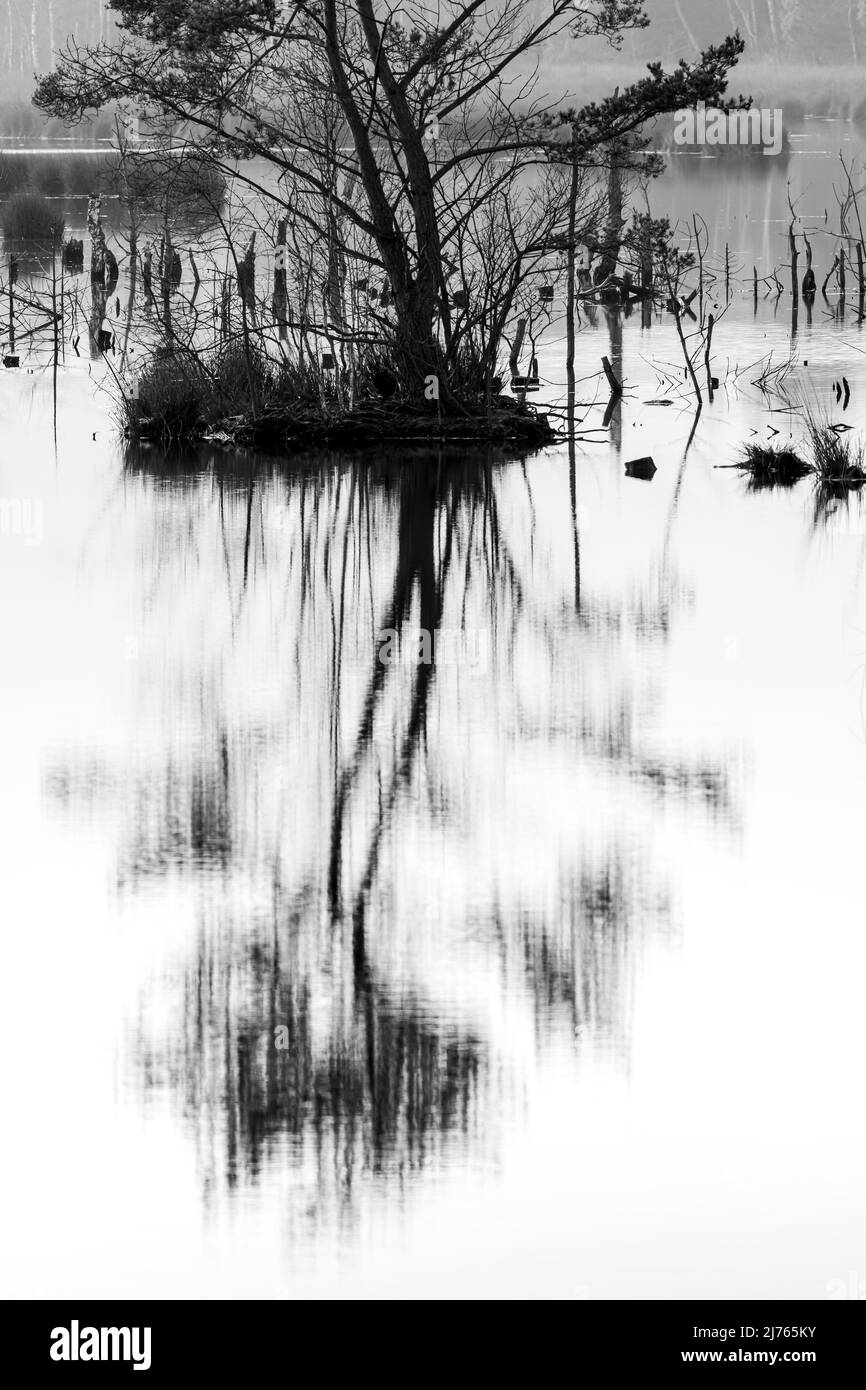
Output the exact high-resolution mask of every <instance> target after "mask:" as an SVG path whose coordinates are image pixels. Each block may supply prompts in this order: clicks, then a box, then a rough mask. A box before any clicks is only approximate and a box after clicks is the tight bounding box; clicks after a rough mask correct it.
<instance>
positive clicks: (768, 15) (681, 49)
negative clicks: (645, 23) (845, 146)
mask: <svg viewBox="0 0 866 1390" xmlns="http://www.w3.org/2000/svg"><path fill="white" fill-rule="evenodd" d="M644 3H645V8H646V12H647V14H648V15H649V17H650V19H651V20H652V27H651V29H650V30H649V32H648V33H646V32H644V33H640V32H638V33H636V34H633V35H631V36H630V37H629V38H628V39H627V40H626V45H625V48H624V53H625V54H626V56H628V57H629V58H637V57H641V56H643V55H644V54H645V55H646V58H647V60H649V59H651V58H657V57H658V58H662V57H663V58H671V57H692V56H693V55H694V54H695V53H697V52H699V51H700V50H701V49H702V48H705V47H706V46H707V44H708V43H713V42H717V41H718V39H719V38H720V37H721V36H722V35H724V34H731V33H733V32H734V30H735V29H738V30H739V31H740V33H741V34H742V36H743V38H744V39H745V41H746V58H747V59H748V58H764V59H773V60H775V59H779V60H782V61H785V62H790V63H804V62H805V63H810V62H811V63H821V64H830V63H861V62H863V61H864V60H866V0H644Z"/></svg>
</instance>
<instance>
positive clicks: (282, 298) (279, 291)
mask: <svg viewBox="0 0 866 1390" xmlns="http://www.w3.org/2000/svg"><path fill="white" fill-rule="evenodd" d="M287 230H288V222H287V220H286V218H285V217H281V218H280V220H279V223H278V224H277V247H276V254H275V256H274V295H273V300H272V303H271V310H272V313H273V316H274V323H275V324H276V325H277V327H278V328H279V330H280V341H281V342H285V341H286V339H287V338H288V336H289V315H288V309H289V294H288V278H287V268H288V267H287V257H288V251H287V247H286V240H287Z"/></svg>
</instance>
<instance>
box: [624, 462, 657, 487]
mask: <svg viewBox="0 0 866 1390" xmlns="http://www.w3.org/2000/svg"><path fill="white" fill-rule="evenodd" d="M625 472H626V477H627V478H639V479H640V481H641V482H644V483H651V482H652V480H653V478H654V477H655V475H656V473H657V472H658V469H657V468H656V466H655V461H654V460H653V459H651V458H643V459H632V460H631V461H630V462H629V463H627V464H626V466H625Z"/></svg>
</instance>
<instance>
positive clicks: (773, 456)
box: [738, 444, 811, 491]
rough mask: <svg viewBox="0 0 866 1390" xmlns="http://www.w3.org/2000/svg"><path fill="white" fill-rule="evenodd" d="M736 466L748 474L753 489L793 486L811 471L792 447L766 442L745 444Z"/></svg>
mask: <svg viewBox="0 0 866 1390" xmlns="http://www.w3.org/2000/svg"><path fill="white" fill-rule="evenodd" d="M738 467H739V468H741V469H742V470H743V472H745V473H748V474H749V485H750V487H752V488H753V489H754V490H755V491H758V490H760V489H761V488H775V487H793V486H794V484H795V483H798V482H799V481H800V479H801V478H805V477H806V476H807V474H808V473H810V472H811V469H810V467H809V464H808V463H806V461H805V460H804V459H802V458H801V457H800V455H799V454H798V453H797V452H796V451H795V450H794V449H790V448H787V447H784V446H783V447H779V448H773V447H772V446H771V445H768V444H747V445H746V447H745V449H744V451H743V458H742V460H741V461H740V463H739V464H738Z"/></svg>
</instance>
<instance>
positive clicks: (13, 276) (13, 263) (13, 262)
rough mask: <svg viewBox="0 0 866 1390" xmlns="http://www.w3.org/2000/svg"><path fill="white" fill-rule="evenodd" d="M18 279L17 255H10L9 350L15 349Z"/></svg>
mask: <svg viewBox="0 0 866 1390" xmlns="http://www.w3.org/2000/svg"><path fill="white" fill-rule="evenodd" d="M17 279H18V260H17V257H15V256H11V255H10V257H9V351H10V352H12V353H14V351H15V281H16V280H17Z"/></svg>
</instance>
